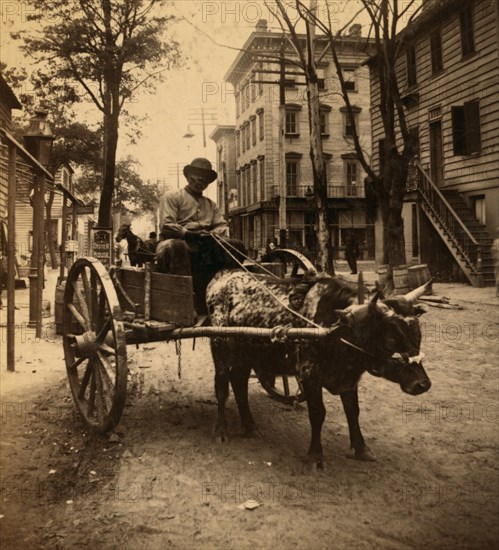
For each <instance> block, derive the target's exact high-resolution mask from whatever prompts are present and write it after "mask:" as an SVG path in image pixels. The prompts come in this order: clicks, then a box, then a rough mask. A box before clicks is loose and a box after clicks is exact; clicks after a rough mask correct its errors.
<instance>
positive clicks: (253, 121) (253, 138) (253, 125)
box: [251, 117, 256, 145]
mask: <svg viewBox="0 0 499 550" xmlns="http://www.w3.org/2000/svg"><path fill="white" fill-rule="evenodd" d="M251 142H252V143H253V145H256V118H255V117H253V118H252V119H251Z"/></svg>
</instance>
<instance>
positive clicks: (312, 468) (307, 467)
mask: <svg viewBox="0 0 499 550" xmlns="http://www.w3.org/2000/svg"><path fill="white" fill-rule="evenodd" d="M324 470H325V467H324V460H323V458H322V457H313V456H307V457H306V458H305V460H304V461H303V466H302V472H303V473H304V474H318V473H323V472H324Z"/></svg>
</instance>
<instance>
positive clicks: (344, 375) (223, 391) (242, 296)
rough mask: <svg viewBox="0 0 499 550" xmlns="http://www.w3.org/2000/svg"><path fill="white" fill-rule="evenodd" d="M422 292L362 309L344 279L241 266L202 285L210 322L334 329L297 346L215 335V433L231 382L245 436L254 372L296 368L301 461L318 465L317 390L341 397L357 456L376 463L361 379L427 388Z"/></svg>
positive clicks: (222, 431)
mask: <svg viewBox="0 0 499 550" xmlns="http://www.w3.org/2000/svg"><path fill="white" fill-rule="evenodd" d="M422 292H424V288H423V287H422V288H420V289H417V290H416V291H413V292H412V293H410V294H408V295H406V296H405V297H399V298H397V299H391V300H381V299H380V298H379V297H378V296H377V295H376V296H375V297H374V298H373V299H372V300H371V301H370V302H369V304H363V305H359V304H357V303H356V294H357V287H356V285H353V284H351V283H349V282H347V281H345V280H343V279H341V278H336V277H334V278H332V277H327V276H322V277H317V276H314V277H310V278H304V279H302V280H301V281H289V280H280V279H275V278H272V277H270V276H265V275H259V276H258V277H257V276H255V275H252V274H249V273H246V272H243V271H221V272H219V273H218V274H217V275H216V276H215V277H214V279H213V280H212V282H211V283H210V285H209V287H208V290H207V304H208V308H209V312H210V317H211V322H212V324H213V325H214V326H251V327H266V328H272V327H276V326H278V325H292V326H293V327H306V326H310V324H309V323H308V321H307V320H311V321H313V323H315V325H316V326H320V327H333V326H337V328H336V329H335V330H334V331H332V332H331V334H329V335H328V336H327V337H325V338H321V339H317V340H307V341H304V340H302V341H300V342H298V343H297V342H281V343H279V342H269V341H268V340H263V339H256V338H253V339H249V338H245V337H244V336H241V337H239V338H237V339H235V338H234V339H231V338H223V337H220V338H213V339H212V340H211V351H212V355H213V360H214V363H215V392H216V397H217V401H218V418H217V423H216V433H217V437H218V438H219V439H220V440H221V441H225V440H226V439H227V423H226V419H225V402H226V399H227V397H228V391H229V381H230V383H231V386H232V389H233V391H234V396H235V398H236V402H237V405H238V409H239V414H240V418H241V422H242V426H243V429H244V430H245V431H246V432H247V433H251V432H252V431H253V430H254V428H255V423H254V421H253V417H252V415H251V411H250V408H249V403H248V378H249V375H250V371H251V369H253V370H255V371H256V373H257V375H258V376H259V378H260V379H261V378H262V377H263V378H265V376H266V375H267V376H268V377H270V378H271V377H272V376H276V375H278V374H285V373H288V374H291V373H293V372H296V373H297V374H298V376H299V378H300V379H301V382H302V384H303V391H304V394H305V398H306V401H307V405H308V413H309V419H310V424H311V428H312V437H311V442H310V447H309V451H308V455H307V463H309V464H310V465H313V466H317V467H322V463H323V452H322V444H321V429H322V424H323V422H324V418H325V407H324V403H323V399H322V388H326V389H327V390H328V391H329V392H331V393H332V394H336V395H338V394H339V395H340V397H341V401H342V403H343V408H344V411H345V414H346V417H347V420H348V427H349V432H350V443H351V447H352V448H353V450H354V456H355V458H357V459H359V460H374V455H373V454H372V453H371V451H370V450H369V449H368V447H367V446H366V444H365V442H364V438H363V436H362V432H361V430H360V426H359V420H358V419H359V402H358V393H357V384H358V382H359V380H360V377H361V376H362V374H363V373H365V372H368V373H370V374H372V375H374V376H380V377H383V378H385V379H387V380H390V381H392V382H395V383H397V384H399V385H400V387H401V389H402V391H403V392H405V393H408V394H410V395H418V394H421V393H423V392H426V391H428V389H429V388H430V385H431V382H430V380H429V378H428V376H427V375H426V372H425V370H424V368H423V366H422V363H421V354H420V343H421V332H420V327H419V321H418V318H417V316H418V315H420V314H421V313H422V308H421V307H420V306H419V305H416V304H415V303H414V302H415V300H416V298H417V297H418V296H419V295H420V294H421V293H422ZM294 311H297V312H298V313H299V314H300V317H298V316H296V315H295V313H294Z"/></svg>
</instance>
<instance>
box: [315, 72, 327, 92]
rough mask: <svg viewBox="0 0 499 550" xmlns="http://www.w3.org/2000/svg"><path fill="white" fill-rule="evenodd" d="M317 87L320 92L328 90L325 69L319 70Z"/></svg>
mask: <svg viewBox="0 0 499 550" xmlns="http://www.w3.org/2000/svg"><path fill="white" fill-rule="evenodd" d="M317 87H318V88H319V90H320V91H323V90H325V89H326V77H325V70H324V69H317Z"/></svg>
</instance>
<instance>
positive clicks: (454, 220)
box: [411, 160, 495, 286]
mask: <svg viewBox="0 0 499 550" xmlns="http://www.w3.org/2000/svg"><path fill="white" fill-rule="evenodd" d="M413 168H414V169H415V173H413V176H414V177H411V183H412V184H413V185H415V187H416V189H417V191H418V195H419V197H420V201H419V204H420V206H421V208H422V210H423V212H424V213H425V214H426V216H427V217H428V219H429V220H430V221H431V223H432V224H433V227H434V228H435V230H436V231H437V233H438V234H439V235H440V237H441V239H442V240H443V242H444V243H445V244H446V245H447V248H448V249H449V251H450V253H451V254H452V256H453V257H454V259H455V260H456V262H457V263H458V265H459V267H460V268H461V270H462V271H463V273H464V274H465V275H466V277H467V278H468V280H469V281H470V283H471V284H472V285H473V286H489V285H494V284H495V276H494V259H493V257H492V252H491V245H492V239H491V238H490V236H489V234H488V233H487V230H486V229H485V226H484V225H482V224H480V223H479V222H478V220H477V219H476V218H475V214H474V212H473V210H472V209H471V208H470V207H469V205H468V203H467V202H466V200H465V198H464V197H463V196H462V195H461V194H460V193H459V192H458V191H454V190H444V189H439V188H438V187H437V185H436V184H435V183H434V182H433V181H432V179H431V178H430V176H429V175H428V174H427V173H426V172H425V171H424V169H423V168H422V167H421V165H420V164H419V162H418V161H417V160H416V161H414V165H413Z"/></svg>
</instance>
